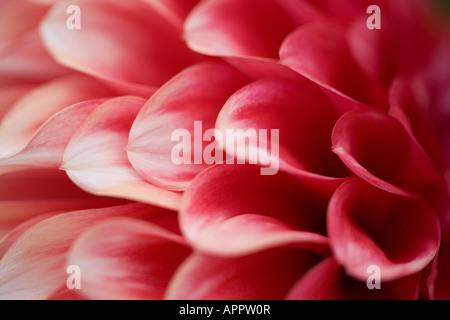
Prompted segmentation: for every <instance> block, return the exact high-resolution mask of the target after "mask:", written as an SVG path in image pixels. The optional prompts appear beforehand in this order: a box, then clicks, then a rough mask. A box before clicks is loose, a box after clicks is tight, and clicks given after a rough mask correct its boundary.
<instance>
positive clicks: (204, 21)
mask: <svg viewBox="0 0 450 320" xmlns="http://www.w3.org/2000/svg"><path fill="white" fill-rule="evenodd" d="M293 28H294V24H293V23H292V21H291V20H290V19H289V17H288V16H287V15H286V14H285V13H284V12H283V10H282V9H281V8H280V6H279V5H278V4H277V3H276V2H275V1H272V0H207V1H203V2H201V3H200V4H199V5H198V6H196V7H195V8H194V10H193V11H192V12H191V13H190V14H189V16H188V18H187V19H186V22H185V25H184V37H185V39H186V41H187V44H188V45H189V47H190V48H192V49H193V50H195V51H197V52H200V53H203V54H207V55H214V56H232V57H243V56H247V57H265V58H278V49H279V47H280V45H281V42H282V41H283V39H284V37H285V36H286V35H287V34H288V33H289V32H290V31H291V30H293Z"/></svg>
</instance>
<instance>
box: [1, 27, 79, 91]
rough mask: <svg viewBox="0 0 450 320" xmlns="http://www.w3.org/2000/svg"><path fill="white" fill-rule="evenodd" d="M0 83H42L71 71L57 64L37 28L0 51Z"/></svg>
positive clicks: (2, 84)
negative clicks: (46, 48) (43, 43)
mask: <svg viewBox="0 0 450 320" xmlns="http://www.w3.org/2000/svg"><path fill="white" fill-rule="evenodd" d="M0 73H1V75H2V77H1V79H0V85H1V86H4V85H11V84H24V83H44V82H46V81H50V80H53V79H55V78H58V77H61V76H65V75H68V74H70V73H73V72H72V71H70V70H69V69H67V68H65V67H63V66H61V65H59V64H57V63H56V62H55V61H54V60H53V59H52V58H51V57H50V55H49V54H48V52H47V51H46V50H45V49H44V46H43V45H42V42H41V39H40V38H39V34H38V31H37V30H34V31H31V32H29V33H28V34H26V35H24V36H22V37H20V39H16V40H15V41H14V42H13V43H11V44H9V45H8V46H7V47H6V48H4V49H3V50H1V51H0Z"/></svg>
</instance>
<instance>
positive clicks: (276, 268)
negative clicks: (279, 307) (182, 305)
mask: <svg viewBox="0 0 450 320" xmlns="http://www.w3.org/2000/svg"><path fill="white" fill-rule="evenodd" d="M318 259H319V258H318V257H317V256H316V255H314V254H313V253H311V252H308V251H306V250H302V249H299V248H295V247H291V248H276V249H270V250H264V251H261V252H258V253H255V254H251V255H247V256H244V257H238V258H229V257H228V258H226V257H217V256H210V255H205V254H202V253H194V254H193V255H192V256H190V257H189V258H188V259H187V260H186V262H184V263H183V264H182V266H181V267H180V268H179V270H178V271H177V273H176V274H175V276H174V278H173V279H172V282H171V284H170V286H169V290H168V293H167V295H166V298H167V299H176V300H197V299H199V300H205V299H206V300H228V299H232V300H235V299H238V300H276V299H278V300H279V299H284V297H285V296H286V294H287V292H288V291H289V289H290V288H291V286H292V284H293V283H295V282H296V280H297V279H299V278H300V277H301V276H302V275H303V274H304V273H305V272H306V271H307V270H308V269H309V268H311V267H312V266H313V265H314V264H315V263H316V262H317V261H318Z"/></svg>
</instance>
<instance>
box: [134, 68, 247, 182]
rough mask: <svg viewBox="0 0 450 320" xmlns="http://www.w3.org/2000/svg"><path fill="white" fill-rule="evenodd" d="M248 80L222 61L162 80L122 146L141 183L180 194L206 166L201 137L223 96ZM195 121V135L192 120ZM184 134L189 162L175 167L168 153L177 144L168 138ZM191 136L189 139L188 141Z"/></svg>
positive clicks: (219, 106) (212, 121)
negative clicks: (152, 184) (149, 183)
mask: <svg viewBox="0 0 450 320" xmlns="http://www.w3.org/2000/svg"><path fill="white" fill-rule="evenodd" d="M247 82H248V80H247V78H246V77H245V76H243V75H242V74H241V73H239V72H238V71H236V70H235V69H234V68H232V67H230V66H229V65H227V64H225V63H222V62H206V63H202V64H198V65H195V66H192V67H191V68H188V69H186V70H185V71H183V72H181V73H180V74H178V75H177V76H176V77H174V78H173V79H172V80H170V81H169V82H167V84H165V85H164V86H163V87H162V88H161V89H160V90H159V91H158V92H157V93H156V94H154V95H153V96H152V97H151V98H150V99H149V101H148V102H147V103H146V105H145V106H144V107H143V109H142V111H141V112H140V113H139V115H138V116H137V118H136V121H135V122H134V124H133V127H132V128H131V131H130V138H129V143H128V145H127V147H126V149H127V151H128V156H129V159H130V161H131V163H132V164H133V166H134V168H136V170H137V171H138V172H139V173H140V174H141V175H142V176H143V177H145V178H146V179H147V180H149V181H151V182H153V183H155V184H157V185H160V186H163V187H165V188H168V189H173V190H182V189H184V188H186V186H187V185H188V184H189V183H190V182H191V180H192V179H193V178H194V177H195V176H196V175H197V174H198V173H200V172H201V171H202V170H203V169H205V168H206V167H207V164H206V163H205V162H204V161H203V159H200V161H198V160H197V161H196V160H195V158H196V156H195V154H196V153H201V156H202V155H203V149H204V148H205V147H206V144H207V143H205V144H203V142H202V140H203V134H204V132H205V131H206V130H208V129H212V128H214V123H215V121H216V117H217V115H218V114H219V111H220V109H221V107H222V106H223V104H224V103H225V102H226V100H227V99H228V97H229V96H230V95H232V94H233V93H234V92H235V91H236V90H238V89H239V88H240V87H242V86H243V85H244V84H246V83H247ZM195 121H199V122H201V128H200V127H199V128H200V129H199V130H198V131H199V132H196V130H194V129H195V126H194V122H195ZM178 129H179V130H187V132H188V133H189V141H187V143H189V144H190V146H191V148H192V152H191V161H190V162H191V163H190V164H189V163H182V164H175V163H174V162H173V161H172V150H173V148H174V147H175V146H176V145H177V144H179V143H182V142H184V143H186V141H185V139H183V140H182V141H180V140H177V139H180V137H178V138H176V137H174V138H175V139H174V140H173V139H172V134H173V132H174V131H175V130H178ZM191 138H192V139H191Z"/></svg>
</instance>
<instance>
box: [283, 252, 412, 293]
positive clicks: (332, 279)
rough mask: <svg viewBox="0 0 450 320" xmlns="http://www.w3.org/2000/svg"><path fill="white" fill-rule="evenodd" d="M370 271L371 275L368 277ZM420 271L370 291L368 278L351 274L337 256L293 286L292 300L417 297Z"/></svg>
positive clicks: (311, 271)
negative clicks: (340, 263)
mask: <svg viewBox="0 0 450 320" xmlns="http://www.w3.org/2000/svg"><path fill="white" fill-rule="evenodd" d="M369 276H370V273H369V274H367V278H368V277H369ZM419 279H420V274H414V275H411V276H409V277H405V278H402V279H398V280H394V281H390V282H382V283H381V286H380V289H375V288H374V289H372V290H370V289H369V288H368V287H367V284H366V282H365V281H358V280H356V279H354V278H351V277H349V276H348V275H347V274H346V273H345V270H344V269H343V268H342V267H341V266H340V265H339V263H337V262H336V260H335V259H334V258H333V257H330V258H328V259H325V260H323V261H322V262H321V263H319V264H318V265H316V266H314V267H313V268H312V269H311V270H309V271H308V272H307V273H306V274H305V276H304V277H302V278H301V279H300V280H299V281H298V282H297V283H296V284H295V286H294V287H293V288H292V290H291V291H290V293H289V295H288V299H292V300H415V299H417V297H418V293H419Z"/></svg>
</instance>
